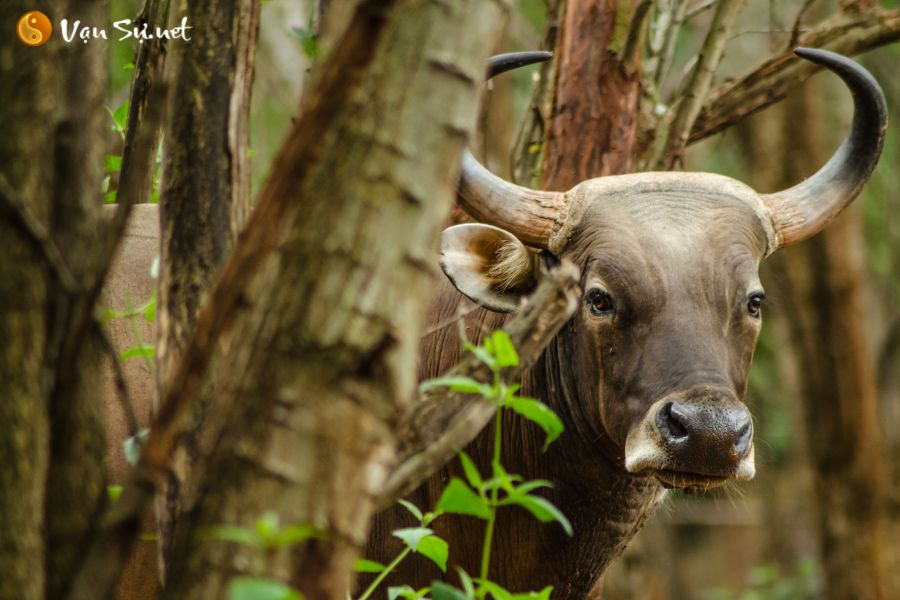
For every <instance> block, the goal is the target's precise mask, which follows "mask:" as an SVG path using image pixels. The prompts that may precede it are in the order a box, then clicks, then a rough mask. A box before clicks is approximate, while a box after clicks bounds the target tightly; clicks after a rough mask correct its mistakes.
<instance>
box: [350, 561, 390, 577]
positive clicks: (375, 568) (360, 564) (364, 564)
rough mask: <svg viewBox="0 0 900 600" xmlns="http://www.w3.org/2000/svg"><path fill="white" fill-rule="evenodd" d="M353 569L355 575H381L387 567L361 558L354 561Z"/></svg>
mask: <svg viewBox="0 0 900 600" xmlns="http://www.w3.org/2000/svg"><path fill="white" fill-rule="evenodd" d="M353 568H354V569H355V570H356V572H357V573H381V572H382V571H384V570H385V569H387V566H385V565H383V564H381V563H380V562H377V561H374V560H368V559H365V558H361V559H359V560H357V561H356V564H355V565H354V567H353Z"/></svg>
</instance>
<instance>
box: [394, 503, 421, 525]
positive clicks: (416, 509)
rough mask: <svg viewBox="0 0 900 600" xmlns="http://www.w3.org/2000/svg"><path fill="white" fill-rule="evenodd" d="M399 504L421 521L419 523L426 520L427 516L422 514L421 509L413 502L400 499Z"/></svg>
mask: <svg viewBox="0 0 900 600" xmlns="http://www.w3.org/2000/svg"><path fill="white" fill-rule="evenodd" d="M397 502H398V503H399V504H400V506H402V507H403V508H405V509H406V510H408V511H409V512H411V513H412V515H413V516H414V517H415V518H416V519H417V520H418V521H419V523H421V522H422V520H423V519H424V518H425V516H424V515H423V514H422V511H421V510H419V507H418V506H416V505H415V504H413V503H412V502H408V501H406V500H404V499H403V498H400V499H399V500H397Z"/></svg>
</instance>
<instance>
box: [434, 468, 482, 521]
mask: <svg viewBox="0 0 900 600" xmlns="http://www.w3.org/2000/svg"><path fill="white" fill-rule="evenodd" d="M437 509H438V510H442V511H444V512H448V513H456V514H458V515H471V516H473V517H478V518H479V519H489V518H490V516H491V510H490V507H489V506H488V503H487V500H485V499H484V498H482V497H481V496H479V495H477V494H476V493H475V492H473V491H472V490H471V488H469V486H467V485H466V484H465V482H463V480H462V479H459V478H457V477H454V478H453V479H451V480H450V483H449V484H448V485H447V487H446V488H444V491H443V493H442V494H441V499H440V500H438V503H437Z"/></svg>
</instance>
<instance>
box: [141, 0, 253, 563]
mask: <svg viewBox="0 0 900 600" xmlns="http://www.w3.org/2000/svg"><path fill="white" fill-rule="evenodd" d="M259 10H260V2H259V1H258V0H240V1H239V2H232V1H231V0H219V1H216V2H207V3H203V4H195V3H192V4H188V5H187V6H186V15H185V16H186V17H187V19H188V22H190V23H195V24H203V25H202V26H195V27H194V29H193V36H192V39H191V41H190V43H187V44H178V45H176V46H174V51H173V52H172V53H171V59H172V60H171V61H170V72H171V73H173V74H174V75H173V81H174V85H173V89H172V91H171V95H170V98H169V105H170V110H169V116H170V120H169V123H168V127H167V128H166V131H167V135H166V142H165V147H164V157H163V172H164V181H163V182H162V184H161V187H162V189H161V194H160V196H161V200H160V201H161V209H162V210H161V211H160V215H161V221H162V222H161V232H162V240H161V245H162V248H161V249H162V261H161V264H162V268H161V270H160V283H159V287H160V289H159V293H160V296H159V298H160V307H159V308H160V310H159V324H160V327H159V340H158V348H157V360H158V363H157V364H158V366H159V383H160V387H161V394H164V393H165V386H166V382H168V381H169V379H170V378H171V376H172V372H173V371H174V368H175V366H176V365H177V363H178V361H179V360H180V359H181V355H182V352H183V350H184V347H185V345H186V344H187V341H188V339H189V336H190V334H191V331H192V330H193V326H194V322H195V320H196V317H197V313H198V312H199V309H200V307H201V306H202V305H203V303H204V302H206V299H207V297H208V294H209V291H210V288H211V286H212V284H213V282H215V280H216V279H217V278H218V275H219V272H220V270H221V266H222V264H223V263H224V261H225V259H226V258H227V257H228V255H229V254H230V253H231V250H232V247H233V245H234V241H235V239H236V237H237V234H238V232H239V231H240V230H241V229H242V228H243V226H244V222H245V220H246V217H247V214H248V213H249V211H250V168H249V160H248V156H247V151H248V147H247V139H248V132H247V120H248V114H249V110H250V91H251V87H252V84H253V70H254V58H255V54H256V39H257V36H258V30H259ZM176 20H178V19H176ZM207 402H208V400H206V401H203V402H201V405H200V407H198V409H197V411H196V412H197V414H196V418H197V419H198V421H199V420H202V412H203V409H202V406H203V405H204V404H206V403H207ZM198 427H199V423H194V424H192V425H191V426H189V430H188V432H187V433H186V436H185V440H184V443H183V444H182V445H181V448H180V452H179V455H178V458H177V459H176V463H175V466H174V469H173V470H172V472H171V474H170V480H169V482H168V486H167V490H166V493H165V498H164V499H162V500H163V501H162V502H160V503H159V506H158V512H159V514H158V519H159V522H160V539H161V542H162V556H163V558H164V559H165V558H166V557H167V556H168V554H169V542H170V541H171V540H170V537H171V534H172V527H173V526H174V519H175V517H176V515H177V513H178V504H179V498H180V495H181V489H182V487H183V486H184V484H185V482H186V480H187V479H188V478H189V477H190V465H191V464H192V463H193V461H194V459H195V458H196V457H195V456H194V445H195V442H194V437H195V435H196V429H197V428H198ZM164 562H165V560H164Z"/></svg>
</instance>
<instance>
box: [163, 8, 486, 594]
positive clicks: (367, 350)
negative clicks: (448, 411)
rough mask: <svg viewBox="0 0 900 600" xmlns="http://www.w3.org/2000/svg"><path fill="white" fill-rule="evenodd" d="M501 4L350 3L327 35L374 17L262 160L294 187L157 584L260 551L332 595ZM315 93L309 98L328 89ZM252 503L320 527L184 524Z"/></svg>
mask: <svg viewBox="0 0 900 600" xmlns="http://www.w3.org/2000/svg"><path fill="white" fill-rule="evenodd" d="M500 8H501V5H498V4H481V3H475V2H467V3H463V5H455V4H454V5H447V4H438V3H428V2H422V1H420V0H410V1H405V2H398V3H397V6H396V8H395V9H394V10H392V11H391V12H389V13H386V14H385V13H383V12H382V11H383V10H384V9H383V8H379V7H378V6H377V3H374V2H366V3H364V6H363V8H362V9H361V12H360V13H358V15H361V16H360V17H359V18H358V19H357V18H355V19H354V21H353V22H352V23H351V25H350V28H349V29H348V34H347V35H348V37H345V38H344V39H343V40H342V41H340V42H338V43H337V45H336V47H335V49H334V50H333V51H332V56H340V55H341V52H342V48H343V47H344V44H345V43H347V42H348V40H349V43H353V42H354V39H352V37H353V36H359V35H364V33H365V32H364V31H362V30H360V27H361V26H360V25H359V23H366V22H372V21H373V20H374V21H377V20H378V19H381V18H386V19H387V24H386V28H385V31H384V33H383V35H382V36H381V37H380V38H378V41H377V43H376V44H375V45H374V47H372V46H371V42H368V43H367V44H366V51H367V52H370V53H371V61H372V62H371V65H370V66H367V67H366V71H365V73H364V75H363V79H362V81H361V84H360V89H359V90H358V92H357V93H356V94H354V95H353V96H352V99H351V101H350V102H349V104H348V105H346V106H343V107H342V108H341V110H340V112H339V113H338V114H337V115H336V117H335V119H336V120H335V122H334V124H333V125H332V127H330V128H329V134H328V136H327V137H325V138H323V140H322V141H321V142H320V145H319V146H318V147H315V148H302V151H303V152H305V153H306V156H307V157H314V162H312V163H307V164H304V165H294V164H291V163H288V162H285V161H284V160H277V161H276V166H275V168H274V169H273V173H272V175H271V179H270V182H269V183H268V184H267V186H266V188H265V189H264V191H263V196H264V197H266V196H267V194H274V193H275V192H274V191H272V190H275V189H277V190H279V192H278V193H280V194H290V195H291V196H292V197H293V198H295V199H296V201H295V202H294V203H293V205H292V208H291V211H290V212H289V213H288V219H287V222H286V223H285V229H284V230H283V231H271V232H268V234H269V235H277V236H280V240H281V242H280V243H279V248H278V251H277V252H276V253H275V254H274V255H273V256H271V257H270V258H269V259H268V260H266V261H265V263H264V264H261V265H260V268H259V269H258V275H257V276H256V277H255V280H254V282H253V283H252V284H251V286H250V288H249V289H248V290H247V292H246V294H245V296H244V298H243V299H242V300H243V302H245V303H246V306H247V311H246V318H244V319H243V320H242V322H241V323H240V324H239V325H238V326H237V327H236V328H235V329H234V330H232V331H230V332H222V333H221V335H222V336H223V337H224V339H223V340H222V342H221V345H220V348H221V349H222V355H221V358H220V359H216V362H217V364H218V365H220V366H221V368H217V369H216V371H217V377H218V381H216V383H215V386H214V391H213V393H212V394H210V397H211V398H213V405H211V406H210V409H209V415H210V416H211V417H212V416H214V417H215V419H208V420H207V422H206V423H204V427H203V428H202V430H201V432H200V436H199V438H198V440H199V441H198V455H199V459H198V465H197V467H196V468H195V473H199V479H198V480H197V481H195V482H194V483H195V484H196V487H195V488H193V489H192V490H191V491H190V492H189V493H188V494H186V495H185V501H184V510H183V514H182V519H180V520H179V523H178V526H177V529H176V538H175V547H174V550H173V555H172V558H173V560H172V561H171V565H172V566H171V570H170V573H169V580H168V587H167V590H166V594H167V596H168V597H172V598H220V597H222V596H223V594H224V588H225V586H226V584H227V581H228V580H229V579H230V577H231V576H233V575H235V574H238V573H241V572H243V573H247V572H254V570H256V569H259V568H262V567H263V566H265V567H266V568H267V570H268V571H270V573H269V574H270V575H273V576H276V577H288V576H289V577H290V578H291V579H292V581H293V582H294V584H295V585H296V586H297V587H298V588H299V589H300V590H301V591H303V592H304V594H306V596H307V597H310V598H343V597H344V595H345V593H346V589H347V585H348V583H349V581H350V577H349V575H350V572H351V568H352V564H353V559H354V558H355V556H356V555H357V554H358V551H359V548H360V547H361V546H362V545H363V544H364V542H365V537H366V533H367V527H368V521H369V517H370V516H371V514H372V512H373V510H374V509H375V508H376V507H375V505H374V503H373V500H374V495H375V494H376V493H377V492H378V490H379V487H380V486H381V485H383V482H384V480H385V477H386V475H387V473H388V471H387V467H389V466H390V464H391V461H392V458H393V455H394V449H393V448H394V439H393V433H392V423H393V421H394V419H395V418H396V417H397V415H398V414H399V411H400V409H401V408H402V407H403V406H405V405H406V404H407V403H408V402H409V400H410V399H411V397H412V393H413V387H414V383H415V381H414V374H415V359H416V348H417V344H418V337H419V333H420V331H421V327H422V325H423V323H422V320H423V312H424V305H425V302H426V301H427V299H428V295H429V291H430V290H431V287H432V286H431V277H432V269H431V267H430V266H429V265H430V264H431V260H430V258H429V257H430V256H432V255H433V252H434V250H435V247H436V240H437V233H438V230H439V226H440V223H441V222H442V221H443V219H444V217H445V216H446V214H447V211H448V209H449V205H450V200H451V198H452V192H453V190H454V186H455V177H456V175H457V168H456V165H457V164H458V158H459V156H460V153H461V151H462V148H463V146H464V144H466V143H467V141H468V135H469V133H470V131H471V129H472V126H473V124H474V111H475V105H476V99H477V89H478V86H479V83H480V81H481V78H482V73H483V70H484V58H485V56H486V55H487V54H488V52H489V49H490V46H491V42H492V40H493V39H494V36H495V35H496V32H497V26H498V24H499V22H500V18H501V16H502V12H503V11H502V10H500ZM353 23H357V25H354V24H353ZM327 60H328V59H326V62H327ZM361 64H363V65H364V64H365V63H361ZM334 75H335V74H334V73H332V72H330V71H329V70H328V69H327V68H323V69H322V70H321V77H322V79H327V78H328V77H329V76H330V77H334ZM317 93H320V92H317V90H316V89H315V88H313V89H312V90H311V91H310V93H309V95H308V96H307V100H309V101H310V102H313V103H314V102H326V101H327V102H331V101H332V99H331V98H330V97H329V98H318V97H317ZM337 106H338V107H341V105H337ZM302 118H303V117H302V115H301V117H300V119H301V121H302ZM294 145H295V143H294ZM290 149H293V150H295V151H296V150H297V149H296V148H295V147H294V146H292V141H291V140H289V141H288V143H287V145H286V150H284V152H289V151H290ZM284 152H283V154H282V157H285V156H287V155H286V154H284ZM305 173H308V174H305ZM300 174H304V175H302V176H301V175H300ZM291 178H299V179H294V180H292V179H291ZM289 181H293V184H294V185H288V183H287V182H289ZM267 190H269V191H267ZM263 202H266V200H260V205H262V203H263ZM250 227H253V223H252V222H251V225H250ZM235 341H239V342H240V343H231V342H235ZM210 421H216V422H213V423H211V422H210ZM267 510H274V511H276V512H277V513H279V514H280V516H281V518H282V520H283V521H284V522H287V523H298V522H299V523H307V524H313V525H316V526H318V527H321V528H322V529H324V530H326V531H327V532H328V534H327V537H326V538H324V539H322V540H314V541H306V542H301V543H298V544H297V545H296V546H294V547H293V548H292V549H291V551H290V553H289V555H285V556H282V557H281V559H280V560H278V561H275V562H274V563H273V561H271V560H270V561H268V562H267V564H265V565H263V562H261V561H264V559H265V558H266V557H264V556H260V555H259V554H258V553H257V552H256V551H255V550H254V549H252V548H247V547H236V546H234V545H233V544H229V543H224V542H217V541H210V540H208V539H204V538H202V537H201V536H199V535H198V534H199V533H200V532H202V531H203V529H204V528H205V527H207V526H209V525H215V524H221V523H233V524H242V525H247V526H252V524H253V523H254V522H255V521H256V519H258V518H259V517H260V515H261V514H262V513H263V512H264V511H267Z"/></svg>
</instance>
